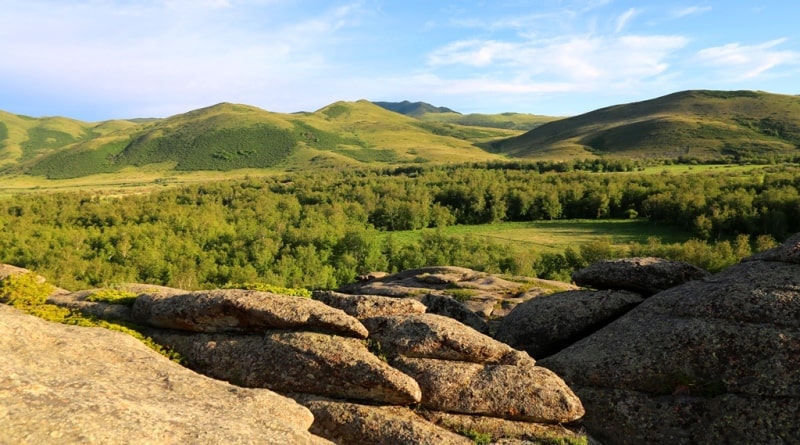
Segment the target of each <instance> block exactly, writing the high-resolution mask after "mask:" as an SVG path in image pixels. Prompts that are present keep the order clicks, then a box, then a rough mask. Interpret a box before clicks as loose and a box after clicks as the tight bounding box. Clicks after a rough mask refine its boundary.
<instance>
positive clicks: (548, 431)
mask: <svg viewBox="0 0 800 445" xmlns="http://www.w3.org/2000/svg"><path fill="white" fill-rule="evenodd" d="M418 413H419V415H420V416H422V417H424V418H425V419H427V420H428V421H430V422H432V423H434V424H436V425H439V426H441V427H442V428H447V429H448V430H450V431H472V432H475V433H479V434H482V435H485V436H489V437H491V441H492V443H499V442H500V441H501V440H503V439H507V440H509V441H508V442H506V443H532V444H541V443H565V441H566V440H573V441H574V442H578V441H579V440H581V439H586V435H585V434H579V433H577V432H575V431H573V430H571V429H568V428H566V427H565V426H563V425H560V424H548V423H533V422H521V421H518V420H506V419H500V418H497V417H487V416H474V415H469V414H453V413H446V412H442V411H430V410H426V409H420V410H418ZM312 432H313V427H312ZM511 439H514V440H516V441H517V442H512V441H511Z"/></svg>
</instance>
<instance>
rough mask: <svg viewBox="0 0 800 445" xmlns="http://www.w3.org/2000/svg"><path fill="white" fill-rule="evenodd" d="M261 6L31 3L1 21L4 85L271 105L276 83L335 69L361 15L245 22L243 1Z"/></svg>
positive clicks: (139, 98)
mask: <svg viewBox="0 0 800 445" xmlns="http://www.w3.org/2000/svg"><path fill="white" fill-rule="evenodd" d="M256 2H257V3H259V4H263V3H265V1H264V0H260V1H258V0H257V1H256ZM274 2H275V0H273V3H274ZM252 3H253V2H252V1H251V2H247V1H246V2H242V1H239V2H237V1H236V0H204V1H201V2H195V1H189V0H167V1H140V2H125V3H122V2H109V1H91V2H84V3H72V4H64V3H61V2H58V3H49V4H45V3H43V2H36V1H31V3H29V4H28V5H27V6H26V7H18V8H15V13H14V14H11V15H10V16H9V15H6V17H5V18H0V52H2V53H3V54H4V57H3V59H0V83H3V80H2V79H4V78H9V79H10V78H12V77H13V78H15V79H17V80H15V81H16V82H20V81H19V80H18V79H26V80H25V81H24V82H26V84H27V86H28V87H30V88H37V89H40V90H42V91H47V89H51V90H52V92H53V94H59V95H68V94H70V92H75V93H74V94H75V95H76V96H80V97H81V99H80V100H86V101H90V102H91V101H97V102H101V101H109V100H111V101H117V102H131V103H135V104H139V106H141V107H145V106H147V107H152V106H153V105H147V104H158V107H164V106H169V105H167V104H172V105H173V106H175V107H181V108H177V109H173V110H172V112H177V111H185V110H187V109H191V108H192V107H199V106H206V105H208V104H209V103H215V102H219V101H237V100H238V101H243V102H249V103H252V102H254V101H259V100H260V101H266V102H268V101H270V99H271V97H270V96H269V94H270V93H269V91H271V90H273V88H278V89H280V90H279V91H281V94H283V92H284V91H296V88H295V87H292V86H291V85H293V84H294V85H297V84H302V82H303V80H306V81H307V82H309V83H311V82H312V80H311V79H313V78H314V77H315V76H318V75H319V74H320V73H324V72H325V71H326V69H328V67H329V64H330V61H329V59H328V52H327V50H328V49H329V48H331V47H332V46H335V45H336V43H337V32H339V31H340V30H341V29H342V28H344V27H347V26H349V25H350V24H351V23H352V22H353V21H356V20H357V17H358V14H359V9H358V6H359V4H360V3H352V4H348V5H344V6H340V7H336V8H332V9H329V10H321V11H320V12H318V13H317V14H313V15H310V14H304V15H303V16H302V17H301V18H300V19H299V20H295V21H287V22H283V21H282V20H281V17H272V16H270V14H269V13H267V14H265V15H261V16H258V17H255V16H254V17H245V18H244V19H243V18H242V17H241V15H242V14H244V13H247V11H248V9H247V8H245V9H243V10H242V9H237V6H242V5H244V6H246V4H252ZM262 12H263V11H262ZM243 23H247V25H248V26H247V27H245V26H242V24H243ZM12 36H13V38H11V37H12ZM34 55H35V56H34ZM92 98H93V99H92ZM287 111H289V110H287Z"/></svg>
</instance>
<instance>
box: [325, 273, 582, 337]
mask: <svg viewBox="0 0 800 445" xmlns="http://www.w3.org/2000/svg"><path fill="white" fill-rule="evenodd" d="M515 280H517V281H512V280H510V279H505V278H500V277H497V276H494V275H491V274H488V273H484V272H478V271H475V270H472V269H467V268H463V267H451V266H435V267H423V268H420V269H412V270H406V271H402V272H398V273H396V274H392V275H386V274H370V275H369V276H368V277H364V279H363V280H361V281H359V282H356V283H352V284H348V285H346V286H343V287H342V288H341V289H340V292H343V293H347V294H358V295H381V296H387V297H393V298H409V299H415V300H418V301H420V302H421V303H422V304H423V305H425V306H426V307H427V311H426V312H428V313H433V314H438V315H443V316H446V317H450V318H453V319H456V320H458V321H460V322H461V323H463V324H465V325H467V326H470V327H472V328H474V329H475V330H476V331H478V332H482V333H489V332H492V331H493V326H494V324H496V320H497V319H499V318H502V317H504V316H505V315H506V314H507V313H508V312H509V311H511V310H512V309H513V308H514V307H515V306H516V305H518V304H520V303H522V302H525V301H527V300H529V299H531V298H535V297H537V296H540V295H545V294H548V293H551V292H554V291H565V290H573V289H578V288H577V287H575V286H572V285H569V284H566V283H560V282H556V281H548V280H540V279H531V278H523V277H516V278H515Z"/></svg>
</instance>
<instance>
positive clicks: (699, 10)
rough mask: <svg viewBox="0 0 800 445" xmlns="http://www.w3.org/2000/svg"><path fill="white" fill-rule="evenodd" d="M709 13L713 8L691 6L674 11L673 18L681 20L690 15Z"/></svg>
mask: <svg viewBox="0 0 800 445" xmlns="http://www.w3.org/2000/svg"><path fill="white" fill-rule="evenodd" d="M708 11H711V6H689V7H686V8H680V9H676V10H674V11H673V12H672V16H673V17H674V18H681V17H686V16H689V15H695V14H703V13H705V12H708Z"/></svg>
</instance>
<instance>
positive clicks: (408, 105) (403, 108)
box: [373, 100, 461, 117]
mask: <svg viewBox="0 0 800 445" xmlns="http://www.w3.org/2000/svg"><path fill="white" fill-rule="evenodd" d="M373 103H374V104H375V105H377V106H379V107H381V108H385V109H387V110H389V111H394V112H395V113H400V114H405V115H406V116H412V117H420V116H422V115H424V114H429V113H456V114H461V113H458V112H457V111H453V110H451V109H449V108H447V107H436V106H433V105H431V104H429V103H427V102H409V101H407V100H404V101H402V102H373Z"/></svg>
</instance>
